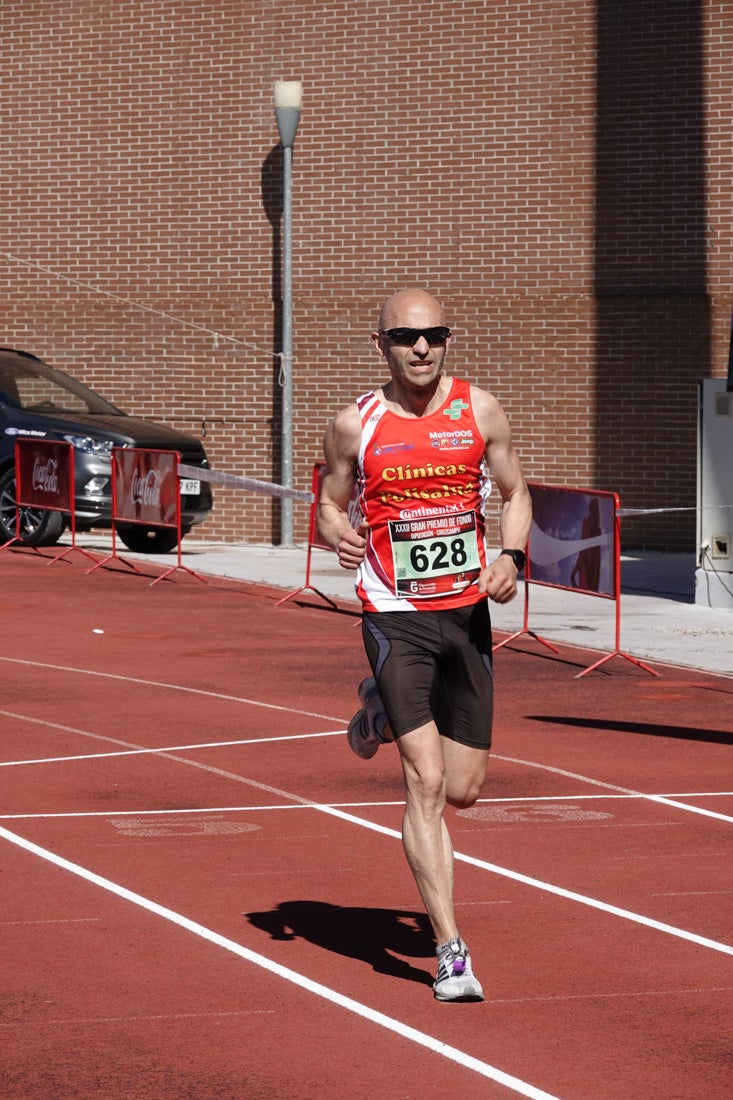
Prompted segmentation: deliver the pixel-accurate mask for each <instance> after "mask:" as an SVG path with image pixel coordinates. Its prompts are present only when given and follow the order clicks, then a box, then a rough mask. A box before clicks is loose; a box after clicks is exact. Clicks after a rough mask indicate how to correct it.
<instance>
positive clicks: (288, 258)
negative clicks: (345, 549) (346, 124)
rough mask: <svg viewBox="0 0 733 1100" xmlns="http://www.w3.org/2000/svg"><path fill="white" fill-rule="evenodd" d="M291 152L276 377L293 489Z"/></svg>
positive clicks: (283, 531)
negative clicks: (279, 365)
mask: <svg viewBox="0 0 733 1100" xmlns="http://www.w3.org/2000/svg"><path fill="white" fill-rule="evenodd" d="M292 207H293V150H292V147H291V146H289V145H286V146H285V148H284V149H283V331H282V358H281V360H280V363H281V371H280V376H281V378H282V391H283V393H282V483H283V485H284V487H285V488H286V489H291V488H292V486H293V239H292ZM280 542H281V545H282V546H292V545H293V501H292V499H290V498H289V497H284V498H283V500H282V503H281V507H280Z"/></svg>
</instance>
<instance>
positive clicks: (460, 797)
mask: <svg viewBox="0 0 733 1100" xmlns="http://www.w3.org/2000/svg"><path fill="white" fill-rule="evenodd" d="M481 786H482V784H481V783H480V782H478V783H476V782H471V783H468V784H467V783H461V784H458V785H456V787H455V788H451V787H449V788H448V790H447V791H446V796H445V798H446V802H447V803H448V804H449V805H450V806H454V807H455V808H456V809H457V810H469V809H470V808H471V806H473V805H475V803H476V801H477V799H478V796H479V795H480V794H481Z"/></svg>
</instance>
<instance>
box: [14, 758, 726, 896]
mask: <svg viewBox="0 0 733 1100" xmlns="http://www.w3.org/2000/svg"><path fill="white" fill-rule="evenodd" d="M121 755H122V756H124V753H121ZM90 759H92V760H95V759H96V757H91V758H90ZM721 793H722V792H721V791H693V792H691V793H689V794H685V795H683V798H686V799H719V798H721ZM725 794H726V796H729V798H730V796H733V791H727V792H725ZM644 798H645V795H643V794H628V795H625V794H553V795H548V796H547V798H543V796H541V795H535V796H533V798H523V799H479V801H478V802H477V803H475V804H477V806H493V805H500V804H503V803H506V802H508V803H511V804H512V805H514V804H518V803H522V805H523V806H533V805H535V804H536V805H540V806H541V805H545V803H547V802H589V801H591V802H609V801H616V802H627V801H630V802H634V801H637V802H638V801H642V800H643V799H644ZM328 805H329V806H330V807H331V809H332V810H379V809H380V807H387V806H392V807H397V809H402V807H404V805H405V800H404V799H390V800H389V801H374V802H329V803H328ZM311 809H313V806H311V805H310V804H309V803H297V804H293V803H280V804H278V803H272V802H271V803H269V804H267V805H264V806H263V805H254V804H252V803H249V804H248V805H239V806H214V805H211V806H183V807H179V809H175V810H74V811H65V812H61V813H54V814H52V813H35V814H30V813H26V814H3V813H0V821H2V822H24V821H56V820H62V821H63V820H64V818H66V817H68V818H73V817H156V816H164V817H165V816H173V817H175V816H176V814H189V815H190V814H261V813H271V812H273V811H274V812H276V813H280V812H281V811H283V810H311ZM680 824H681V823H680ZM646 826H648V822H642V823H639V825H637V826H634V827H635V828H645V827H646ZM583 827H587V826H586V825H584V824H583ZM604 827H605V828H609V827H615V826H608V825H606V826H604ZM620 827H621V828H623V827H624V826H623V825H621V826H620ZM722 855H727V853H723V854H722ZM674 857H675V858H679V854H678V853H674ZM623 858H624V859H631V858H632V857H631V856H628V855H625V856H624V857H623ZM633 858H638V859H648V856H645V855H639V856H638V857H633ZM693 858H699V857H698V856H697V855H696V856H694V857H693ZM693 892H694V893H698V892H699V891H697V890H696V891H693ZM721 892H723V893H730V891H727V890H725V891H721Z"/></svg>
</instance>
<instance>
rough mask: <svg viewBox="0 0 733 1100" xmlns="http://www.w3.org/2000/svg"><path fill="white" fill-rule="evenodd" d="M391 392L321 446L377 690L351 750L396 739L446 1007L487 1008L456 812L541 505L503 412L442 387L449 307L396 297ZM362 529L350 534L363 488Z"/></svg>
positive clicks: (386, 322) (383, 343) (484, 397)
mask: <svg viewBox="0 0 733 1100" xmlns="http://www.w3.org/2000/svg"><path fill="white" fill-rule="evenodd" d="M372 341H373V343H374V346H375V348H376V349H377V352H378V353H379V355H381V356H382V358H383V359H384V360H385V361H386V363H387V367H388V368H389V373H390V379H389V381H388V382H386V383H385V384H383V385H381V386H379V387H377V388H376V389H374V390H372V391H370V392H369V393H367V394H365V395H364V396H363V397H360V398H359V399H358V400H357V401H356V402H355V403H354V404H351V405H348V406H347V407H346V408H345V409H342V410H341V411H340V412H339V413H338V414H337V415H336V416H335V417H334V419H333V420H332V421H331V423H330V424H329V426H328V428H327V430H326V436H325V440H324V452H325V457H326V464H327V469H326V476H325V478H324V481H323V488H322V492H321V496H320V502H319V508H318V522H319V527H320V530H321V534H322V535H323V537H324V538H325V539H326V541H327V542H328V543H329V544H330V545H331V546H333V548H334V550H335V551H336V552H337V554H338V559H339V563H340V564H341V565H342V566H343V568H345V569H353V570H356V571H357V573H356V591H357V594H358V596H359V598H360V600H361V602H362V609H363V619H362V635H363V639H364V647H365V650H366V654H367V657H368V660H369V663H370V665H371V668H372V672H373V677H370V678H368V679H366V680H364V681H363V683H362V684H361V685H360V687H359V696H360V699H361V702H362V709H361V710H359V712H358V713H357V714H356V715H355V716H354V718H353V719H352V721H351V723H350V725H349V733H348V737H349V744H350V746H351V748H352V749H353V750H354V752H355V753H356V754H357V755H358V756H360V757H362V758H364V759H368V758H370V757H371V756H373V755H374V753H375V752H376V751H377V749H378V748H379V746H380V745H381V744H384V743H386V742H390V741H393V740H394V741H395V742H396V745H397V749H398V751H399V754H400V758H401V763H402V769H403V774H404V781H405V813H404V818H403V825H402V839H403V845H404V850H405V855H406V857H407V861H408V863H409V866H410V868H411V870H412V873H413V875H414V877H415V881H416V883H417V887H418V890H419V892H420V896H421V897H422V900H423V904H424V905H425V909H426V911H427V914H428V916H429V918H430V922H431V924H432V927H433V932H434V934H435V939H436V944H437V949H436V954H437V959H438V962H437V975H436V978H435V982H434V985H433V990H434V993H435V997H436V998H437V999H438V1000H439V1001H481V1000H483V990H482V988H481V985H480V983H479V981H478V979H477V978H476V977H475V975H474V973H473V968H472V965H471V957H470V955H469V952H468V949H467V947H466V944H465V943H464V941H463V939H462V938H461V935H460V931H459V929H458V926H457V924H456V918H455V912H454V904H453V848H452V844H451V840H450V836H449V833H448V829H447V826H446V823H445V820H444V816H443V812H444V809H445V804H446V802H447V803H449V804H450V805H451V806H455V807H460V808H466V807H469V806H472V805H473V804H474V803H475V801H476V799H477V798H478V796H479V793H480V791H481V787H482V784H483V782H484V780H485V778H486V773H487V768H488V759H489V748H490V745H491V723H492V706H493V674H492V665H491V622H490V617H489V610H488V600H494V601H495V602H496V603H506V602H507V601H508V600H511V599H512V598H513V597H514V596H515V595H516V591H517V574H518V572H519V571H520V570H521V569H522V568H523V566H524V553H523V549H524V547H525V546H526V543H527V538H528V536H529V527H530V520H531V501H530V496H529V492H528V489H527V486H526V484H525V480H524V477H523V475H522V470H521V467H520V463H519V459H518V457H517V455H516V452H515V450H514V447H513V445H512V442H511V437H510V432H509V426H508V423H507V418H506V416H505V414H504V412H503V410H502V408H501V406H500V405H499V403H498V402H497V400H496V399H495V398H494V397H493V396H492V395H491V394H489V393H487V392H486V391H484V390H482V389H479V388H478V387H477V386H474V385H471V384H470V383H468V382H465V381H461V380H460V379H458V378H453V377H451V376H449V375H446V374H444V373H443V370H444V366H445V360H446V355H447V351H448V347H449V345H450V341H451V331H450V328H449V327H448V326H447V324H446V319H445V315H444V312H443V309H442V307H441V305H440V304H439V302H437V301H436V299H435V298H433V297H432V296H431V295H430V294H428V293H427V292H426V291H424V290H418V289H410V290H402V291H399V292H398V293H396V294H394V295H392V296H391V297H390V298H388V299H387V301H386V302H385V303H384V305H383V307H382V311H381V314H380V318H379V328H378V329H377V330H376V331H375V332H373V333H372ZM489 478H491V480H492V481H493V483H494V484H495V485H496V487H497V488H498V491H499V493H500V495H501V500H502V509H501V521H500V527H501V541H502V547H503V549H502V550H501V553H500V554H499V556H498V557H497V558H496V560H495V561H493V562H489V561H488V560H487V552H486V545H485V541H484V504H485V501H486V498H487V496H488V494H489V492H490V488H491V486H490V481H489ZM355 484H356V485H358V488H359V503H360V507H361V512H362V515H363V517H364V521H363V523H361V524H360V525H359V527H358V528H355V527H354V526H353V524H352V523H351V522H350V520H349V516H348V511H347V507H348V502H349V498H350V496H351V494H352V491H353V489H354V486H355Z"/></svg>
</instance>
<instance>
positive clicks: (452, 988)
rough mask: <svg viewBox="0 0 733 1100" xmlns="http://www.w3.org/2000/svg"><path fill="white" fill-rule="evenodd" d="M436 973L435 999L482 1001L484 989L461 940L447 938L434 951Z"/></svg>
mask: <svg viewBox="0 0 733 1100" xmlns="http://www.w3.org/2000/svg"><path fill="white" fill-rule="evenodd" d="M436 954H437V956H438V973H437V975H436V977H435V981H434V982H433V992H434V994H435V999H436V1000H437V1001H483V999H484V991H483V989H482V988H481V983H480V982H479V980H478V978H477V977H476V976H475V975H474V973H473V969H472V968H471V956H470V955H469V953H468V948H467V947H466V945H465V943H464V942H463V940H462V939H461V938H460V936H459V937H457V938H456V939H455V940H449V942H448V943H444V944H443V945H442V946H441V947H439V948H438V949H437V951H436Z"/></svg>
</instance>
